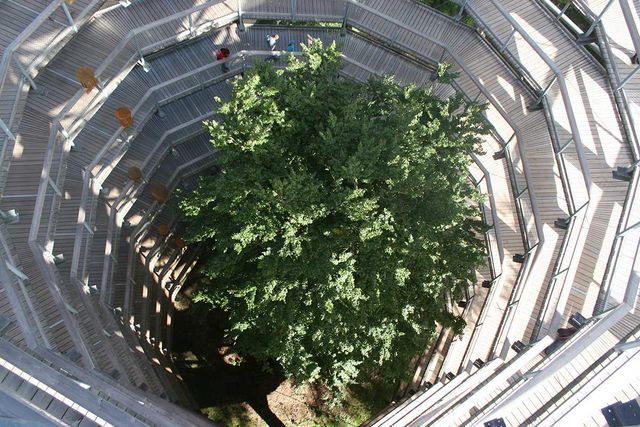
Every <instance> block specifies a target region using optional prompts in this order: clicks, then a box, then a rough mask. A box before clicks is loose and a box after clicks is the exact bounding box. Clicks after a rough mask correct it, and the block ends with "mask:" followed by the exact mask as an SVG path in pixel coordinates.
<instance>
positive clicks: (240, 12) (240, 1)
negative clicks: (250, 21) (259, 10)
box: [238, 0, 245, 31]
mask: <svg viewBox="0 0 640 427" xmlns="http://www.w3.org/2000/svg"><path fill="white" fill-rule="evenodd" d="M238 29H239V30H240V31H244V30H245V28H244V21H243V20H242V0H238Z"/></svg>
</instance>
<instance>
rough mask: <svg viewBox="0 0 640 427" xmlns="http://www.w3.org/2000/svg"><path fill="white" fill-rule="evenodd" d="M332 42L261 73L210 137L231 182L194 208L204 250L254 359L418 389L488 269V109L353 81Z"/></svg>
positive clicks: (235, 330)
mask: <svg viewBox="0 0 640 427" xmlns="http://www.w3.org/2000/svg"><path fill="white" fill-rule="evenodd" d="M340 68H341V55H340V52H339V50H338V49H337V47H336V46H335V45H331V46H330V47H327V48H323V47H322V44H321V43H320V42H319V41H316V42H314V43H312V44H311V45H310V46H307V47H305V48H304V52H303V57H302V58H300V59H296V58H295V57H293V56H291V57H290V58H289V59H288V65H287V66H286V68H284V69H278V68H277V67H274V66H273V65H272V64H270V63H262V64H259V65H256V66H255V67H254V68H252V69H251V70H249V71H248V72H247V73H246V74H245V75H244V76H243V78H238V79H236V80H235V81H234V88H233V94H232V96H231V99H230V100H228V101H225V102H221V105H220V107H219V110H218V113H219V119H218V120H214V121H210V122H207V123H206V126H207V127H208V130H209V132H210V134H211V138H212V143H213V144H214V146H215V147H217V148H218V149H219V150H220V166H221V172H220V173H219V174H218V175H217V176H213V177H206V178H203V180H202V181H201V183H200V185H199V188H198V189H197V190H196V191H194V192H193V193H190V194H185V195H184V198H183V200H182V202H181V209H182V211H183V213H184V215H185V218H186V220H187V223H188V236H189V239H190V240H191V241H203V242H205V243H206V247H207V251H206V253H205V254H204V255H203V256H205V257H206V264H205V270H206V274H207V275H208V276H209V277H211V278H212V279H213V280H212V284H211V285H210V286H208V287H206V288H204V289H201V290H200V293H199V295H198V298H199V299H200V300H204V301H207V302H210V303H211V304H212V305H213V306H215V307H218V308H221V309H223V310H225V311H226V313H227V314H228V316H229V320H230V321H229V328H228V330H227V333H228V336H229V338H230V339H232V340H233V342H234V344H235V348H236V349H237V350H238V351H239V352H240V353H241V354H246V355H251V356H253V357H255V358H257V359H258V360H263V361H268V360H276V361H277V362H278V363H279V364H280V365H281V366H282V368H283V371H284V372H285V374H287V375H289V376H292V377H294V378H295V379H296V380H298V381H313V380H318V379H319V380H322V381H323V382H324V383H325V384H326V385H328V386H329V387H331V388H333V389H334V390H337V389H339V388H340V387H341V386H344V385H349V384H353V383H355V382H358V381H360V380H362V379H363V378H368V377H370V376H372V375H377V376H378V377H382V378H385V379H388V380H393V379H397V378H399V377H401V376H403V375H404V374H405V373H406V372H407V370H408V367H409V361H410V359H411V358H412V357H413V356H415V355H416V354H418V353H419V352H420V351H422V350H424V346H425V344H426V343H427V341H428V340H429V338H430V337H431V336H432V335H433V333H434V330H435V324H436V323H440V324H442V325H444V326H447V327H454V328H457V329H458V330H459V329H460V328H461V326H462V325H463V322H462V320H461V319H459V318H456V317H455V316H454V315H453V314H452V313H451V312H450V310H449V308H448V304H447V301H448V298H455V296H457V295H459V294H460V293H461V292H462V290H463V289H464V287H466V286H468V285H469V281H475V277H474V269H475V268H476V267H477V266H478V265H479V264H480V263H482V262H484V261H483V260H484V244H483V242H482V241H481V240H480V239H479V238H478V236H480V235H481V233H482V232H484V231H485V226H484V224H483V223H482V222H481V221H480V212H479V209H478V201H479V197H480V196H479V194H478V192H477V190H476V188H475V187H474V185H473V184H472V183H471V182H470V181H469V178H468V176H467V172H466V171H467V169H468V166H469V164H470V162H471V156H470V154H471V153H474V152H478V151H479V145H480V144H479V143H480V138H481V136H480V135H482V134H483V133H486V132H487V126H486V125H485V124H484V122H483V120H482V115H481V114H482V109H483V107H482V106H480V105H477V104H474V103H469V102H466V101H465V100H464V98H463V97H462V96H453V97H451V98H448V99H439V98H438V97H437V96H436V95H434V94H432V93H431V91H430V90H429V89H425V88H418V87H415V86H404V87H403V86H401V85H399V84H397V83H395V82H394V80H393V79H392V78H373V79H371V80H369V81H368V82H367V83H360V82H356V81H354V80H352V79H348V78H342V77H340V76H339V71H340Z"/></svg>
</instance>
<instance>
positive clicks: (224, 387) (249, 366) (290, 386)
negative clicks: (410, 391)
mask: <svg viewBox="0 0 640 427" xmlns="http://www.w3.org/2000/svg"><path fill="white" fill-rule="evenodd" d="M202 308H203V307H202V306H200V307H198V306H196V307H194V306H193V305H192V306H191V308H190V309H189V310H187V311H182V312H180V311H176V312H175V317H174V320H175V323H174V332H173V336H174V346H173V354H174V360H175V365H176V368H177V369H178V371H179V373H180V375H181V376H182V378H183V379H184V380H185V381H186V383H187V386H188V388H189V390H190V391H191V395H192V396H193V397H194V398H195V399H196V402H197V403H198V405H199V407H200V408H201V410H202V412H203V413H204V414H206V415H207V416H208V417H209V418H210V419H211V420H213V421H217V422H219V423H221V424H222V425H225V426H229V427H236V426H237V427H240V426H265V425H268V426H298V427H310V426H357V425H359V424H360V423H362V422H363V421H365V420H367V419H368V418H369V417H371V416H372V415H373V414H374V413H376V412H377V411H378V410H380V409H382V408H383V407H384V406H386V404H387V403H388V402H389V401H390V399H391V396H392V393H393V391H394V390H395V387H394V386H393V385H388V386H385V385H382V386H380V385H372V384H369V385H365V386H357V387H355V388H354V389H353V390H351V391H349V393H348V396H347V399H346V400H345V402H344V405H343V406H342V407H339V408H335V407H333V408H332V407H329V406H328V405H327V404H326V403H325V398H326V397H327V396H328V392H327V390H325V389H324V388H323V387H321V386H319V385H317V384H314V385H302V386H299V385H296V384H295V383H294V382H293V381H292V380H289V379H286V378H285V377H284V375H282V373H281V372H280V371H279V370H278V368H277V367H276V366H271V367H269V368H270V369H269V372H267V371H265V370H264V369H263V366H262V365H261V364H259V363H257V362H256V361H255V360H252V359H250V358H245V359H243V360H242V361H241V363H239V364H235V365H234V364H233V363H234V362H235V361H237V360H238V357H239V356H238V355H237V354H235V353H234V351H233V348H232V347H230V346H229V343H227V342H225V340H224V328H225V324H226V323H227V318H226V316H225V314H224V313H223V312H222V311H219V310H208V309H207V310H203V309H202ZM194 311H195V313H194Z"/></svg>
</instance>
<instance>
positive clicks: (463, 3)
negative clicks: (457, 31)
mask: <svg viewBox="0 0 640 427" xmlns="http://www.w3.org/2000/svg"><path fill="white" fill-rule="evenodd" d="M468 1H469V0H464V1H463V2H462V4H461V5H460V10H458V13H456V16H455V17H454V18H453V19H455V20H456V21H457V22H460V20H461V19H462V15H464V11H465V9H466V8H467V2H468Z"/></svg>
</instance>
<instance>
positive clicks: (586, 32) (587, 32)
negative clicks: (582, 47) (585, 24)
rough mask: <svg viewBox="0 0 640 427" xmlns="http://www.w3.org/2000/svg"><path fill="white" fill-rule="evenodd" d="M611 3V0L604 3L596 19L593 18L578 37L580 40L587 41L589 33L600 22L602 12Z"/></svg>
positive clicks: (605, 10) (603, 12)
mask: <svg viewBox="0 0 640 427" xmlns="http://www.w3.org/2000/svg"><path fill="white" fill-rule="evenodd" d="M612 4H613V0H609V1H608V2H607V4H606V5H605V7H604V9H602V12H600V14H599V15H598V16H597V17H596V19H594V20H593V22H592V23H591V26H590V27H589V29H588V30H587V31H585V32H584V33H582V34H581V35H580V36H579V37H578V40H579V41H581V42H584V41H587V40H589V36H590V35H591V33H592V32H593V30H595V29H596V27H597V26H598V24H599V23H600V21H601V20H602V17H603V16H604V14H605V13H606V12H607V9H609V7H610V6H611V5H612Z"/></svg>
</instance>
